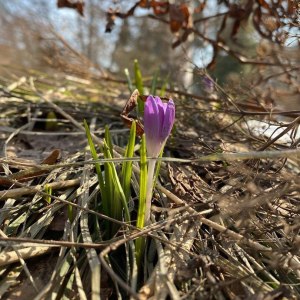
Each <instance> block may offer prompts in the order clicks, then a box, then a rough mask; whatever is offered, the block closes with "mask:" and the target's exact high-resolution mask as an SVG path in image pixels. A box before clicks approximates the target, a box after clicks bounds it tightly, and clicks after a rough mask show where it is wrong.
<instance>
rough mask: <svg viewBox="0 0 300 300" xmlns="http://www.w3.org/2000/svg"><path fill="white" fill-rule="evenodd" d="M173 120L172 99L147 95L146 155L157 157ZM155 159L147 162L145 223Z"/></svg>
mask: <svg viewBox="0 0 300 300" xmlns="http://www.w3.org/2000/svg"><path fill="white" fill-rule="evenodd" d="M174 120H175V105H174V102H173V100H171V99H170V100H169V102H167V103H163V102H162V101H161V99H160V98H159V97H153V96H148V97H147V100H146V104H145V109H144V131H145V136H146V148H147V155H148V156H150V157H154V158H156V157H158V156H159V154H160V152H161V151H162V149H163V147H164V145H165V142H166V140H167V138H168V136H169V135H170V132H171V130H172V127H173V124H174ZM155 164H156V160H153V159H152V160H149V162H148V176H147V194H146V209H145V224H146V225H147V224H148V223H149V221H150V209H151V199H152V192H153V183H154V171H155Z"/></svg>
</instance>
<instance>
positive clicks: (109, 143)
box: [104, 125, 114, 157]
mask: <svg viewBox="0 0 300 300" xmlns="http://www.w3.org/2000/svg"><path fill="white" fill-rule="evenodd" d="M104 138H105V141H106V144H107V146H108V148H109V151H110V154H111V157H114V155H113V153H114V151H113V143H112V138H111V134H110V131H109V127H108V126H107V125H105V133H104Z"/></svg>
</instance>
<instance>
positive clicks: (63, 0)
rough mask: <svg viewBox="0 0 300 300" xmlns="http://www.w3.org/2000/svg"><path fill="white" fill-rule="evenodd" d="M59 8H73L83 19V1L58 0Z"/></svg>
mask: <svg viewBox="0 0 300 300" xmlns="http://www.w3.org/2000/svg"><path fill="white" fill-rule="evenodd" d="M57 7H58V8H72V9H75V10H76V11H77V12H78V13H79V14H80V15H81V16H82V17H83V9H84V2H83V0H81V1H80V0H78V1H72V0H57Z"/></svg>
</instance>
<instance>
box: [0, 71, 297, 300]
mask: <svg viewBox="0 0 300 300" xmlns="http://www.w3.org/2000/svg"><path fill="white" fill-rule="evenodd" d="M0 83H1V89H0V93H1V97H0V102H1V108H0V116H1V119H0V133H1V135H0V138H1V140H0V141H1V148H2V150H3V151H2V152H3V153H2V155H1V156H2V158H1V170H0V171H1V177H0V180H2V181H0V182H1V191H0V205H1V210H0V221H1V223H0V247H1V253H0V274H1V277H0V278H1V279H0V280H1V283H0V287H1V288H0V297H2V298H3V299H28V298H30V297H35V299H48V298H50V297H51V295H56V298H57V299H60V298H65V299H96V298H97V299H98V298H99V297H101V298H102V299H111V298H117V297H122V298H125V299H126V298H129V297H132V298H135V299H150V298H152V299H166V298H167V297H171V298H172V299H237V298H240V299H298V298H299V297H300V288H299V283H300V282H299V278H300V276H299V275H300V262H299V243H300V239H299V219H300V218H299V212H300V211H299V201H300V197H299V195H300V193H299V190H300V181H299V155H298V156H296V157H295V156H293V157H286V158H276V159H272V157H271V156H270V157H268V158H264V159H260V160H259V159H256V158H253V159H247V160H243V161H240V160H236V161H226V160H222V159H216V160H214V161H206V162H202V163H199V162H190V163H188V162H185V163H182V162H178V161H176V160H175V161H172V162H167V161H163V162H162V164H161V173H160V176H159V181H158V183H157V186H156V189H155V193H154V199H153V203H152V216H151V220H152V224H151V225H149V226H147V227H145V228H144V229H143V230H136V228H135V227H134V223H133V224H126V223H125V222H121V221H119V222H118V224H119V225H120V226H121V227H120V229H119V232H118V233H117V234H116V235H115V237H113V238H112V239H111V240H103V234H102V230H103V226H102V221H103V218H105V216H103V215H102V214H101V210H100V211H99V204H98V203H99V201H100V200H99V188H98V185H97V176H96V173H95V170H94V167H93V164H87V163H84V162H86V161H87V160H89V159H90V156H89V154H88V153H89V152H88V151H87V150H86V146H87V140H86V136H85V134H84V130H83V127H82V125H81V124H82V121H83V119H86V120H87V121H88V123H91V122H93V123H94V124H95V126H94V130H93V133H94V139H95V143H96V144H98V145H101V142H102V138H103V136H104V127H105V125H106V124H108V125H109V127H110V132H111V135H112V139H113V143H114V144H115V151H116V153H118V155H119V156H122V155H123V154H124V150H125V149H124V147H125V145H126V142H127V138H128V132H129V130H128V129H127V128H125V126H124V124H123V122H122V120H121V118H120V116H119V115H120V113H121V112H122V107H123V106H124V103H125V102H126V98H128V97H129V93H128V92H127V87H126V83H124V84H120V83H115V82H113V81H111V82H110V81H107V80H106V81H104V80H101V78H98V79H97V81H94V80H86V79H81V78H75V77H71V76H68V75H63V74H57V75H55V76H50V75H46V74H40V75H39V76H37V75H36V74H35V75H34V76H33V75H31V74H25V75H24V74H23V75H22V76H20V77H19V78H17V79H14V80H13V79H10V80H6V81H4V80H3V79H1V82H0ZM169 93H170V95H172V98H173V99H174V100H175V102H176V107H177V110H178V112H179V113H177V117H176V123H175V125H176V128H175V130H174V131H173V136H172V137H171V138H170V139H169V141H168V143H167V146H166V151H165V155H164V156H170V157H176V158H188V159H192V158H198V157H201V156H203V155H205V154H210V153H226V152H245V151H253V150H258V149H261V151H262V150H265V149H267V150H283V151H284V150H286V149H287V148H288V147H290V148H293V146H294V147H297V144H296V143H295V142H294V143H291V144H290V145H289V146H287V145H286V144H281V143H280V141H279V140H278V139H276V132H274V136H271V137H270V136H264V135H263V134H261V135H257V134H255V133H253V132H252V131H253V128H250V127H249V126H247V122H249V121H252V120H255V121H261V120H262V117H261V116H255V115H249V116H247V115H241V117H240V118H237V117H236V116H232V115H228V114H226V111H225V110H224V111H222V112H218V111H213V110H211V109H210V105H211V103H212V101H213V102H214V103H217V104H218V105H222V104H223V103H224V102H226V99H224V98H223V97H222V95H218V97H214V98H213V99H203V100H199V99H197V98H196V97H195V98H193V95H186V94H184V93H180V92H175V91H172V92H171V91H169ZM207 100H209V101H207ZM226 106H230V109H232V110H233V109H235V108H236V107H235V106H234V105H233V104H232V103H226ZM191 111H192V112H193V114H191ZM264 118H267V117H264ZM92 120H93V121H92ZM264 121H267V122H269V123H270V124H271V123H276V121H274V120H273V119H272V120H268V119H264ZM49 124H50V125H49ZM297 124H298V123H297V122H293V120H292V119H291V120H290V130H289V131H287V133H288V134H290V137H291V141H295V139H294V135H293V134H294V133H293V130H294V131H295V130H296V129H297V126H298V125H297ZM276 125H277V126H280V123H279V122H278V123H276ZM284 128H286V127H284ZM272 139H273V140H272ZM58 149H59V150H58ZM53 153H54V155H53ZM58 154H59V155H58ZM49 158H50V160H49ZM51 158H52V160H51ZM100 158H101V157H100ZM45 160H46V162H47V166H50V167H52V168H49V169H48V170H46V171H45V170H44V169H43V172H41V166H42V163H43V161H45ZM64 163H67V164H66V165H64ZM51 165H52V166H51ZM138 176H139V175H138V164H134V177H133V179H132V180H133V181H132V185H133V189H132V206H131V213H132V214H133V215H134V213H135V212H136V211H137V197H136V195H138V184H137V182H138V181H137V179H136V178H137V177H138ZM5 180H6V181H5ZM46 186H50V187H51V188H52V193H51V194H49V193H47V192H46V189H45V188H46ZM46 199H50V200H49V201H46ZM108 220H109V218H108ZM109 221H111V222H116V221H115V220H109ZM141 236H148V248H147V252H146V258H145V262H144V268H143V270H142V276H140V277H139V280H138V288H136V283H137V281H136V277H137V270H136V269H135V268H134V267H132V268H130V267H129V268H128V263H129V265H130V264H132V266H134V262H133V261H132V258H131V257H129V255H130V254H129V253H130V251H125V250H124V249H125V248H124V245H127V246H126V247H132V242H131V241H133V240H135V239H136V238H138V237H141ZM130 245H131V246H130ZM120 255H122V258H121V259H120ZM126 256H127V257H126ZM108 257H110V259H108ZM126 264H127V271H126V270H125V269H126V268H125V269H124V266H126ZM128 269H129V273H128ZM126 274H127V275H126ZM134 278H135V279H134Z"/></svg>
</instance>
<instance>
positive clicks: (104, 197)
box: [83, 120, 109, 215]
mask: <svg viewBox="0 0 300 300" xmlns="http://www.w3.org/2000/svg"><path fill="white" fill-rule="evenodd" d="M83 123H84V128H85V132H86V136H87V139H88V144H89V147H90V151H91V155H92V158H93V159H94V160H97V159H98V155H97V151H96V148H95V145H94V142H93V139H92V136H91V132H90V129H89V126H88V124H87V122H86V120H84V121H83ZM95 169H96V173H97V176H98V182H99V186H100V193H101V198H102V205H103V212H104V213H105V214H106V215H109V206H108V205H109V198H108V197H107V195H106V192H105V191H106V190H105V184H104V178H103V175H102V172H101V166H100V164H99V163H95Z"/></svg>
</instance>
